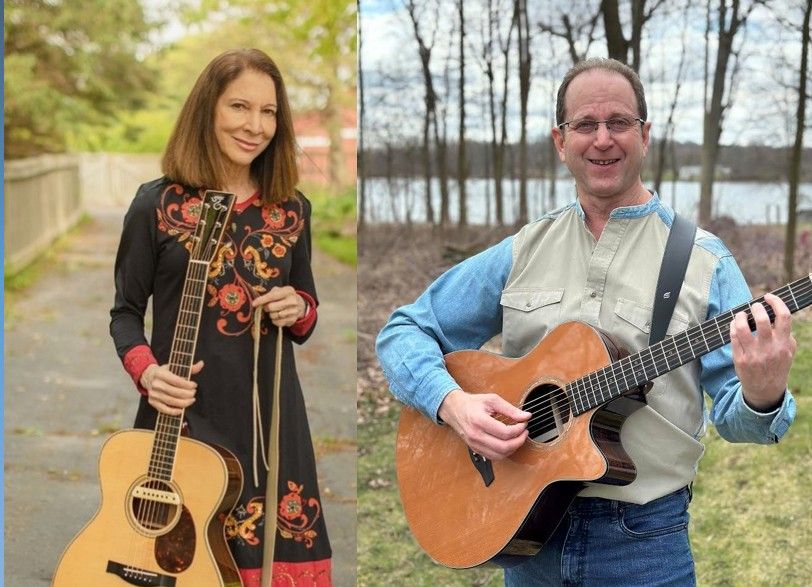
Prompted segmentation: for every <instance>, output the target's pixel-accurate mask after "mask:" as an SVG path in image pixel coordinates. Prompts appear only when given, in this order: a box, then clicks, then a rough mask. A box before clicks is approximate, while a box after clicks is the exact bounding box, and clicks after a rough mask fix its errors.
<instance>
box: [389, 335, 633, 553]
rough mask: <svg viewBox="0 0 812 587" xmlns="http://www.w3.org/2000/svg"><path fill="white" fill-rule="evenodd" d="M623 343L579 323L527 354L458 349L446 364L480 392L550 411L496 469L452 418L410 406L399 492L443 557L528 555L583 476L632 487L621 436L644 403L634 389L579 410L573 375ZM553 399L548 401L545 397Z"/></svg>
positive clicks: (425, 544) (402, 437) (605, 360)
mask: <svg viewBox="0 0 812 587" xmlns="http://www.w3.org/2000/svg"><path fill="white" fill-rule="evenodd" d="M623 354H624V351H623V350H622V349H621V348H620V347H619V346H618V345H616V344H615V343H614V341H613V340H612V339H611V338H610V337H608V336H607V335H606V334H605V333H602V332H600V331H599V330H597V329H595V328H592V327H590V326H588V325H586V324H583V323H580V322H568V323H565V324H562V325H561V326H559V327H557V328H556V329H554V330H553V331H551V332H550V333H549V334H548V335H547V336H546V337H545V338H544V340H542V341H541V342H540V343H539V345H538V346H536V348H535V349H533V350H532V351H531V352H530V353H528V354H527V355H525V356H523V357H521V358H518V359H510V358H506V357H502V356H500V355H496V354H493V353H488V352H485V351H458V352H453V353H450V354H448V355H446V357H445V361H446V368H447V369H448V371H449V373H451V375H452V376H453V377H454V379H455V380H456V381H457V383H459V384H460V386H461V387H462V388H463V389H464V390H465V391H468V392H471V393H496V394H498V395H500V396H502V397H503V398H504V399H506V400H507V401H509V402H510V403H512V404H514V405H516V406H519V407H522V406H523V405H526V404H528V403H529V402H533V404H534V406H536V410H537V411H538V407H539V406H541V407H542V408H544V409H546V410H547V412H548V415H549V418H545V419H544V421H545V422H548V423H549V426H548V428H547V429H545V430H541V431H538V430H536V431H532V432H531V439H530V440H528V441H527V442H526V443H525V444H524V446H522V447H521V448H520V449H519V450H517V451H516V452H515V453H513V454H512V455H511V456H510V457H509V458H508V459H504V460H500V461H485V463H484V464H483V463H482V460H481V457H479V459H480V460H479V465H480V467H481V468H488V467H489V468H490V472H491V473H492V477H493V478H492V481H491V482H490V484H489V485H487V484H486V483H487V477H488V474H487V471H484V470H480V469H478V468H477V466H476V465H475V461H476V459H477V457H476V455H473V454H472V453H471V452H470V451H469V449H468V447H467V446H466V445H465V443H464V442H463V441H462V440H461V439H460V437H459V436H458V435H457V434H456V433H455V432H454V431H453V430H452V429H451V427H450V426H438V425H436V424H434V423H433V422H432V421H430V420H429V419H428V418H426V417H425V416H423V415H422V414H421V413H419V412H418V411H417V410H414V409H412V408H408V407H404V408H403V409H402V411H401V416H400V424H399V428H398V437H397V447H396V453H397V454H396V458H397V474H398V484H399V486H400V496H401V501H402V503H403V508H404V511H405V514H406V518H407V520H408V522H409V526H410V528H411V530H412V533H413V534H414V536H415V538H416V539H417V541H418V543H419V544H420V546H421V547H422V548H423V549H424V550H425V551H426V552H427V553H428V554H429V555H430V556H431V557H432V558H433V559H434V560H435V561H437V562H439V563H441V564H443V565H445V566H448V567H453V568H468V567H473V566H477V565H481V564H484V563H487V562H493V563H497V564H500V565H503V566H510V565H511V564H516V563H518V562H521V561H522V560H525V559H524V557H526V556H529V555H533V554H535V553H536V552H538V550H539V549H540V548H541V547H542V546H543V545H544V543H545V542H546V541H547V540H548V539H549V537H550V536H551V535H552V534H553V532H554V531H555V529H556V527H557V526H558V524H559V522H560V521H561V519H562V517H563V516H564V514H565V513H566V510H567V508H568V507H569V505H570V503H571V502H572V500H573V498H574V497H575V495H576V494H577V492H578V491H579V490H580V489H581V488H582V487H583V484H584V482H587V481H596V482H601V483H608V484H619V485H625V484H628V483H631V482H632V481H633V480H634V478H635V475H636V472H635V468H634V465H633V463H632V462H631V459H630V458H629V457H628V455H627V454H626V452H625V451H624V450H623V447H622V446H621V444H620V428H621V426H622V425H623V422H624V421H625V420H626V418H627V416H628V415H629V414H631V413H632V412H634V411H635V410H637V409H639V408H640V407H642V406H643V405H644V404H645V396H644V395H643V393H642V391H640V390H635V391H634V392H632V393H631V394H627V395H624V396H622V397H620V398H618V399H616V400H614V401H612V402H610V403H608V404H606V405H604V406H602V407H600V408H597V409H592V410H589V411H587V412H584V413H583V414H580V415H579V416H574V415H573V414H572V413H571V411H570V409H569V406H568V400H567V397H566V394H565V393H564V391H563V390H564V388H565V386H566V384H567V383H569V382H571V381H573V380H576V379H578V378H579V377H581V376H583V375H584V374H586V373H589V372H591V371H594V370H596V369H599V368H601V367H604V366H606V365H608V364H609V363H611V362H613V361H615V360H616V359H617V358H618V357H620V356H622V355H623ZM545 402H547V403H545Z"/></svg>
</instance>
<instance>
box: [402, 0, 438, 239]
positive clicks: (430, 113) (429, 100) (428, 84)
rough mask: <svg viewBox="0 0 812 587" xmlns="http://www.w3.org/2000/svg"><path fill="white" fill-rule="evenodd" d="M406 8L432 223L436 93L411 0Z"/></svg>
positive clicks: (428, 218) (428, 214)
mask: <svg viewBox="0 0 812 587" xmlns="http://www.w3.org/2000/svg"><path fill="white" fill-rule="evenodd" d="M406 10H407V12H408V13H409V18H410V20H411V21H412V29H413V31H414V37H415V40H416V41H417V46H418V50H419V53H420V65H421V67H422V73H423V87H424V98H423V100H424V103H425V107H426V109H425V113H424V115H423V177H424V179H425V184H426V193H425V196H426V200H425V201H426V222H428V223H429V224H434V206H433V204H432V197H431V191H432V190H431V146H430V145H431V125H432V123H434V124H435V125H436V113H437V95H436V94H435V93H434V81H433V79H432V77H431V68H430V61H431V49H432V47H430V46H428V45H426V43H425V41H424V40H423V36H422V35H421V33H420V26H419V23H418V22H417V7H416V6H415V3H414V2H413V1H412V0H409V1H408V2H407V3H406Z"/></svg>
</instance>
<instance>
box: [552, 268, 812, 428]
mask: <svg viewBox="0 0 812 587" xmlns="http://www.w3.org/2000/svg"><path fill="white" fill-rule="evenodd" d="M773 294H774V295H777V296H778V297H780V298H781V299H782V300H784V303H786V305H787V307H788V308H789V309H790V312H791V313H794V312H796V311H798V310H800V309H802V308H805V307H806V306H809V305H812V274H810V275H809V276H808V277H804V278H802V279H799V280H798V281H797V282H795V283H791V284H788V285H787V286H785V287H784V288H781V289H779V290H775V291H774V292H773ZM756 303H760V304H762V306H764V307H765V309H766V310H767V312H768V314H769V316H770V318H771V319H774V318H775V316H774V312H772V308H771V307H770V306H769V305H768V304H766V302H765V301H764V299H763V298H759V299H756V300H751V301H750V302H749V303H747V304H743V305H741V306H739V307H737V308H733V309H732V310H729V311H727V312H724V313H722V314H720V315H718V316H716V317H715V318H713V319H710V320H707V321H706V322H704V323H702V324H699V325H696V326H693V327H691V328H689V329H687V330H685V331H683V332H680V333H678V334H677V335H675V336H672V337H669V338H667V339H665V340H663V341H660V342H659V343H657V344H655V345H652V346H649V347H647V348H645V349H642V350H641V351H639V352H637V353H635V354H632V355H628V356H626V357H623V358H622V359H619V360H618V361H616V362H614V363H611V364H609V365H606V366H604V367H602V368H600V369H596V370H595V371H593V372H591V373H587V374H584V375H583V376H581V377H580V378H578V379H576V380H574V381H572V382H570V384H569V385H568V386H567V392H568V397H569V398H570V399H569V401H570V403H571V405H572V409H573V412H574V413H575V414H576V415H578V414H582V413H584V412H586V411H588V410H590V409H592V408H594V407H597V406H599V405H602V404H604V403H606V402H607V401H611V400H612V399H614V398H615V397H617V396H618V395H620V394H622V393H624V392H626V391H627V390H629V389H633V388H634V387H639V386H641V385H644V384H645V383H647V382H649V381H651V380H652V379H655V378H656V377H659V376H660V375H663V374H665V373H667V372H669V371H673V370H674V369H678V368H679V367H681V366H682V365H685V364H687V363H689V362H690V361H693V360H695V359H696V358H697V357H700V356H702V355H705V354H707V353H710V352H712V351H713V350H715V349H717V348H719V347H721V346H724V345H725V344H727V343H729V342H730V335H729V325H730V323H731V322H732V321H733V320H734V319H735V315H736V314H737V313H738V312H745V313H746V314H747V317H748V323H749V324H750V327H751V329H752V328H755V324H754V322H753V318H752V312H751V310H750V306H751V305H753V304H756ZM726 332H727V334H726ZM621 378H622V381H621Z"/></svg>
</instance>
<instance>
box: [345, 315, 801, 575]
mask: <svg viewBox="0 0 812 587" xmlns="http://www.w3.org/2000/svg"><path fill="white" fill-rule="evenodd" d="M793 331H794V333H795V336H796V339H797V340H798V352H797V354H796V358H795V361H794V363H793V368H792V371H791V372H790V388H791V389H792V390H793V393H794V394H795V398H796V401H797V402H798V414H797V418H796V421H795V423H794V424H793V426H792V428H791V429H790V431H789V433H788V434H787V436H785V437H784V439H783V440H782V441H781V442H780V443H779V444H778V445H774V446H756V445H750V444H730V443H728V442H726V441H725V440H723V439H721V438H720V437H719V435H718V434H717V433H716V431H715V430H714V429H712V428H711V429H710V430H709V433H708V434H707V436H706V437H705V439H704V442H705V444H706V446H707V449H706V453H705V456H704V457H703V458H702V461H701V462H700V466H699V471H700V473H699V476H698V477H697V479H696V481H695V483H694V500H693V503H692V505H691V544H692V546H693V550H694V556H695V558H696V569H697V579H698V585H699V586H700V587H702V586H731V587H738V586H746V587H754V586H761V585H764V586H765V587H766V586H768V585H781V586H782V587H784V586H795V585H797V586H799V587H800V586H802V585H808V584H809V578H810V577H812V514H810V503H812V500H810V487H812V472H811V471H810V467H809V463H810V460H811V459H810V457H812V415H810V413H812V321H811V320H804V321H800V320H796V321H795V323H794V326H793ZM378 393H383V390H374V391H372V392H371V393H368V394H364V395H363V396H361V397H360V398H359V402H360V403H359V411H360V412H361V413H365V414H370V415H372V414H374V413H375V412H376V409H377V412H378V413H377V414H376V415H375V416H372V417H370V418H368V421H367V422H364V423H361V424H359V425H358V445H359V447H360V453H359V460H358V522H359V523H358V527H359V529H360V530H359V535H358V585H379V584H384V583H387V584H392V585H416V586H427V587H428V586H430V587H436V586H440V585H442V586H446V585H448V586H452V585H459V586H463V585H466V586H468V585H485V586H488V587H492V586H496V585H502V573H501V571H499V570H495V569H473V570H466V571H455V570H450V569H446V568H444V567H441V566H439V565H437V564H435V563H433V562H432V561H431V560H430V559H429V558H428V557H427V556H426V555H425V554H424V553H423V552H422V550H420V547H419V546H418V545H417V543H416V542H415V541H414V538H413V537H412V535H411V533H410V532H409V529H408V525H407V523H406V521H405V519H404V517H403V512H402V509H401V506H400V500H399V497H398V492H397V480H396V477H395V472H394V462H393V457H394V451H395V448H394V446H395V432H396V428H397V414H398V410H397V408H396V407H392V408H390V409H389V410H388V411H387V412H385V413H380V412H381V410H380V404H375V403H373V400H370V399H365V398H370V397H372V398H374V397H375V396H376V395H377V394H378ZM365 402H369V405H366V404H365ZM438 499H440V500H441V499H442V496H438ZM446 531H448V532H454V529H453V528H448V529H446Z"/></svg>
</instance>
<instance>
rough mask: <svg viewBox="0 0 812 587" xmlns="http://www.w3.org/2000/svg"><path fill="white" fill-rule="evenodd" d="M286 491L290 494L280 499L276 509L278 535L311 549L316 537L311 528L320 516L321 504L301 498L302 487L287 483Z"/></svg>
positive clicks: (291, 482) (290, 482) (316, 500)
mask: <svg viewBox="0 0 812 587" xmlns="http://www.w3.org/2000/svg"><path fill="white" fill-rule="evenodd" d="M288 490H289V491H290V493H288V494H287V495H284V496H283V497H282V499H281V500H280V501H279V508H278V509H277V514H276V522H277V525H278V526H279V534H280V535H281V536H282V538H287V539H293V540H294V541H296V542H303V543H304V545H305V546H306V547H307V548H311V547H312V546H313V540H314V539H315V538H316V537H317V536H318V533H317V532H316V531H315V530H313V526H315V524H316V521H317V520H318V519H319V516H321V504H319V500H318V499H316V498H315V497H311V498H309V499H306V498H304V497H302V491H303V490H304V485H297V484H296V483H294V482H293V481H288Z"/></svg>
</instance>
